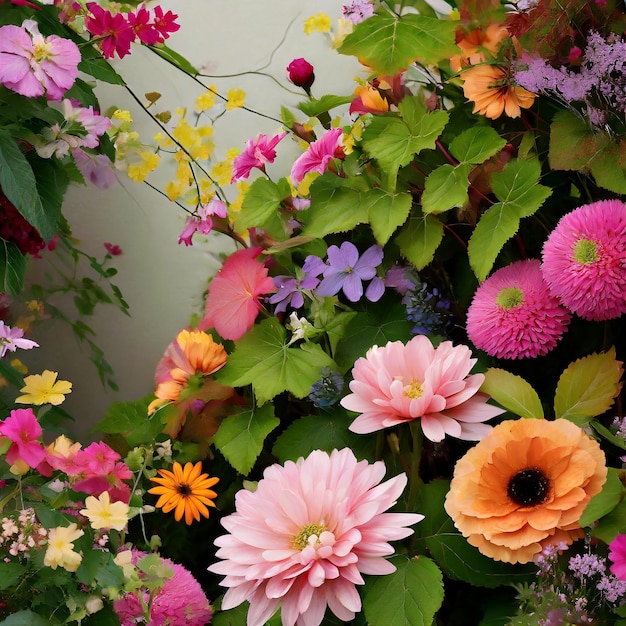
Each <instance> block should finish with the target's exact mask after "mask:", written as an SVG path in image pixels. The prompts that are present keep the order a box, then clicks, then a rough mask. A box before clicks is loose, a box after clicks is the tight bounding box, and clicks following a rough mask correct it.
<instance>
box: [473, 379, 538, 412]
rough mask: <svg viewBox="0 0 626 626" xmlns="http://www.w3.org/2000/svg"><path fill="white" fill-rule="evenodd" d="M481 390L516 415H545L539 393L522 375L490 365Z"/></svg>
mask: <svg viewBox="0 0 626 626" xmlns="http://www.w3.org/2000/svg"><path fill="white" fill-rule="evenodd" d="M480 390H481V391H483V392H484V393H486V394H488V395H490V396H491V397H492V398H493V399H494V400H495V401H496V402H497V403H498V404H500V405H501V406H503V407H504V408H505V409H506V410H507V411H511V413H515V415H519V416H520V417H530V418H535V419H542V418H543V417H544V414H543V407H542V405H541V399H540V398H539V394H538V393H537V392H536V391H535V390H534V389H533V388H532V387H531V386H530V384H529V383H527V382H526V381H525V380H524V379H523V378H522V377H521V376H516V375H515V374H512V373H511V372H507V371H506V370H503V369H500V368H497V367H490V368H489V369H488V370H487V371H486V372H485V381H484V382H483V384H482V385H481V387H480Z"/></svg>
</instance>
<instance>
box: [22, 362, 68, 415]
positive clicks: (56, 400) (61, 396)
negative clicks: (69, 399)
mask: <svg viewBox="0 0 626 626" xmlns="http://www.w3.org/2000/svg"><path fill="white" fill-rule="evenodd" d="M58 375H59V374H58V372H51V371H50V370H44V371H43V372H42V373H41V374H32V375H31V376H27V377H26V378H25V379H24V382H25V383H26V385H24V387H22V388H21V389H20V391H21V392H22V393H23V394H24V395H22V396H18V397H17V398H16V399H15V402H18V403H19V404H36V405H38V406H39V405H41V404H54V405H55V406H56V405H59V404H61V403H62V402H63V400H65V396H66V395H67V394H68V393H70V392H71V391H72V383H70V382H69V381H67V380H57V376H58Z"/></svg>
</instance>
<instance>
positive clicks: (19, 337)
mask: <svg viewBox="0 0 626 626" xmlns="http://www.w3.org/2000/svg"><path fill="white" fill-rule="evenodd" d="M38 347H39V344H38V343H36V342H34V341H32V340H31V339H24V331H23V330H22V329H21V328H19V327H18V326H15V327H14V328H11V327H10V326H7V325H6V324H5V323H4V322H3V321H2V320H0V359H1V358H2V357H3V356H4V355H5V354H6V353H7V352H15V351H16V350H17V349H18V348H20V349H21V350H31V349H32V348H38Z"/></svg>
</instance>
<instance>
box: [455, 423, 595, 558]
mask: <svg viewBox="0 0 626 626" xmlns="http://www.w3.org/2000/svg"><path fill="white" fill-rule="evenodd" d="M606 476H607V468H606V460H605V457H604V453H603V452H602V450H601V449H600V446H599V444H598V442H597V441H595V440H593V439H591V438H590V437H588V436H587V435H586V434H585V432H584V431H583V430H582V429H581V428H579V427H578V426H576V425H575V424H573V423H572V422H570V421H568V420H565V419H557V420H555V421H547V420H543V419H529V418H521V419H517V420H507V421H504V422H502V423H500V424H499V425H497V426H496V427H495V428H494V429H493V430H492V431H491V432H490V433H489V434H488V435H487V436H486V437H485V438H484V439H482V440H481V441H480V442H478V443H477V444H476V445H475V446H474V447H473V448H471V449H470V450H469V451H468V452H467V453H466V454H465V456H463V457H462V458H461V459H459V461H458V462H457V464H456V466H455V468H454V476H453V478H452V482H451V484H450V490H449V492H448V494H447V496H446V502H445V509H446V511H447V513H448V514H449V515H450V517H451V518H452V520H453V521H454V524H455V526H456V527H457V528H458V529H459V531H460V532H461V533H462V534H463V536H465V537H466V538H467V540H468V542H469V543H470V544H471V545H473V546H475V547H476V548H478V550H480V552H482V553H483V554H484V555H486V556H488V557H490V558H492V559H495V560H497V561H505V562H507V563H528V562H529V561H531V560H532V559H533V557H534V556H535V555H537V554H538V553H539V552H541V551H542V550H543V549H544V548H545V547H546V546H547V545H550V544H557V543H560V542H565V543H566V544H568V545H569V544H571V543H572V542H573V541H574V540H575V539H578V538H580V537H583V536H584V533H583V531H582V529H581V527H580V524H579V523H578V520H579V519H580V516H581V515H582V513H583V511H584V510H585V507H586V506H587V504H588V503H589V500H591V498H592V497H593V496H594V495H596V494H597V493H599V492H600V491H601V490H602V485H603V484H604V483H605V481H606Z"/></svg>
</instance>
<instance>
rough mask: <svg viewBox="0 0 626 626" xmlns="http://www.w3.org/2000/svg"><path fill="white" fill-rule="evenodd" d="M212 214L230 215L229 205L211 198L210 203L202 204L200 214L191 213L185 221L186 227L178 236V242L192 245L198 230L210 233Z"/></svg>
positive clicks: (199, 208)
mask: <svg viewBox="0 0 626 626" xmlns="http://www.w3.org/2000/svg"><path fill="white" fill-rule="evenodd" d="M211 216H215V217H221V218H225V217H228V207H227V206H226V204H225V203H224V202H222V201H221V200H211V201H210V202H209V203H208V204H201V205H200V206H199V207H198V214H197V215H190V216H189V217H188V218H187V220H186V221H185V227H184V228H183V230H182V232H181V233H180V235H179V237H178V243H179V244H181V243H184V244H185V245H186V246H190V245H191V244H192V241H191V239H192V237H193V236H194V234H195V233H196V232H198V233H201V234H203V235H208V234H209V233H210V232H211V231H212V230H213V219H212V218H211Z"/></svg>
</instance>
